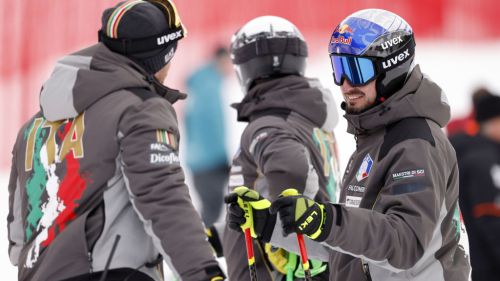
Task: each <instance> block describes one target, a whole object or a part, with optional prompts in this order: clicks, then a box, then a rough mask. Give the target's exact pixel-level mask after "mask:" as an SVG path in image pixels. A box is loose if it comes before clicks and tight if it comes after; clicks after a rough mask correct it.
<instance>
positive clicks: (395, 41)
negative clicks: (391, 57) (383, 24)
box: [381, 36, 403, 50]
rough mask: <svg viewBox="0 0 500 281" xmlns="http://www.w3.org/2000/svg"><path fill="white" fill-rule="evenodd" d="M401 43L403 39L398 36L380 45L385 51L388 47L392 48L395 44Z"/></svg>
mask: <svg viewBox="0 0 500 281" xmlns="http://www.w3.org/2000/svg"><path fill="white" fill-rule="evenodd" d="M402 42H403V39H401V36H398V37H396V38H392V39H391V40H389V41H385V42H384V43H382V45H381V46H382V49H384V50H385V49H387V48H389V47H392V46H396V45H397V44H399V43H402Z"/></svg>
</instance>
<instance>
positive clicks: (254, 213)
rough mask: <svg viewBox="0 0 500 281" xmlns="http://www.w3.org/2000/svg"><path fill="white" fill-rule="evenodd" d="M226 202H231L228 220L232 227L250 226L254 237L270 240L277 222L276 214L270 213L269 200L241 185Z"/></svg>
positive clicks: (238, 228)
mask: <svg viewBox="0 0 500 281" xmlns="http://www.w3.org/2000/svg"><path fill="white" fill-rule="evenodd" d="M224 202H226V203H227V204H229V208H228V212H227V213H228V215H227V221H228V225H229V227H230V228H231V229H233V230H236V231H241V230H244V229H246V228H250V232H251V234H252V237H253V238H259V239H261V240H263V241H266V242H269V240H270V239H271V235H272V234H273V229H274V225H275V223H276V215H271V214H270V213H269V207H270V206H271V202H269V200H267V199H265V198H264V197H262V196H261V195H260V194H259V193H258V192H257V191H255V190H253V189H249V188H248V187H245V186H240V187H237V188H235V189H234V190H233V191H232V192H231V193H230V194H229V195H227V196H226V197H225V198H224Z"/></svg>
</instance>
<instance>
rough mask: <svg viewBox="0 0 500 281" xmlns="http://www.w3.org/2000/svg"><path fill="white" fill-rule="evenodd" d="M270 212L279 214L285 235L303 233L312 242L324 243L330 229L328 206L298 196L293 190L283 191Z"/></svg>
mask: <svg viewBox="0 0 500 281" xmlns="http://www.w3.org/2000/svg"><path fill="white" fill-rule="evenodd" d="M270 211H271V213H272V214H276V213H279V215H280V219H281V226H282V227H283V232H284V234H285V235H288V234H290V233H294V232H295V233H303V234H305V235H307V236H308V237H309V238H311V239H313V240H316V241H324V240H325V239H326V238H327V237H328V235H329V234H330V231H331V228H332V223H333V214H332V210H331V208H330V206H325V205H323V204H320V203H317V202H315V201H314V200H311V199H309V198H307V197H305V196H303V195H300V194H299V193H298V192H297V191H296V190H294V189H287V190H284V191H283V192H282V193H281V195H280V198H278V199H277V200H276V201H274V203H273V204H272V206H271V209H270Z"/></svg>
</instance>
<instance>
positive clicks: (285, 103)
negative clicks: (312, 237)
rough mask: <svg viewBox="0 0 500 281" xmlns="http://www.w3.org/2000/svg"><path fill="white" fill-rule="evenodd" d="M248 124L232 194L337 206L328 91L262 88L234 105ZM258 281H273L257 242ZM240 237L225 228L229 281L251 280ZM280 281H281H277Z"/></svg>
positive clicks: (294, 85) (300, 84)
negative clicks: (241, 191) (294, 193)
mask: <svg viewBox="0 0 500 281" xmlns="http://www.w3.org/2000/svg"><path fill="white" fill-rule="evenodd" d="M235 107H236V109H237V110H238V119H239V121H243V122H249V124H248V126H247V127H246V128H245V131H244V132H243V134H242V136H241V143H240V151H239V152H238V153H237V154H236V155H235V157H234V159H233V165H232V168H231V177H230V183H229V186H230V189H232V188H234V187H237V186H240V185H245V186H247V187H249V188H254V189H256V190H257V191H258V192H259V193H261V194H262V195H263V196H264V197H266V198H269V199H270V200H273V199H276V198H277V197H278V196H279V194H280V193H281V192H282V191H283V190H285V189H287V188H296V189H298V190H299V191H300V192H301V193H304V194H307V195H308V196H310V197H313V198H316V199H318V200H321V201H329V200H332V201H335V200H336V199H335V196H336V191H337V190H338V188H337V185H338V179H339V175H338V174H339V169H338V159H337V154H336V143H335V138H334V135H333V128H334V126H335V125H336V123H337V112H336V110H335V106H334V100H333V97H332V94H331V92H330V91H328V90H326V89H325V88H323V87H322V86H321V85H320V83H319V81H318V80H313V79H307V78H304V77H300V76H292V75H291V76H286V77H283V78H278V79H273V80H269V81H267V82H262V83H260V84H258V85H256V86H255V87H253V88H252V89H251V90H250V92H249V93H248V94H247V95H246V96H245V98H244V99H243V101H242V102H241V103H239V104H237V105H235ZM254 244H255V246H254V247H255V259H256V261H255V264H256V267H257V275H258V280H259V281H261V280H275V279H274V278H275V276H277V275H279V273H278V272H276V271H273V270H272V266H271V265H270V264H269V262H268V259H267V258H266V254H265V253H264V247H263V246H262V245H263V244H262V243H257V242H255V243H254ZM244 245H245V240H244V237H243V235H242V233H238V232H235V231H233V230H230V229H229V228H227V227H226V230H225V231H224V235H223V251H224V256H225V257H226V261H227V264H228V277H229V279H230V280H239V281H243V280H249V279H250V275H249V272H248V266H247V260H246V252H245V247H244ZM276 280H278V279H276Z"/></svg>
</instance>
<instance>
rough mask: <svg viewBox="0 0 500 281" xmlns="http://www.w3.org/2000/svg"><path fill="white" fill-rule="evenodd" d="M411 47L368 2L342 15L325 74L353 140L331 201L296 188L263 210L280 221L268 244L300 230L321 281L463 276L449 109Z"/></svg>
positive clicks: (390, 18)
mask: <svg viewBox="0 0 500 281" xmlns="http://www.w3.org/2000/svg"><path fill="white" fill-rule="evenodd" d="M414 47H415V43H414V38H413V31H412V29H411V27H410V26H409V25H408V23H406V22H405V21H404V20H403V19H402V18H400V17H399V16H397V15H395V14H393V13H391V12H388V11H384V10H377V9H368V10H362V11H359V12H356V13H354V14H352V15H350V16H348V17H347V18H346V19H344V20H343V21H342V22H341V23H340V24H339V25H338V26H337V28H336V29H335V30H334V32H333V35H332V37H331V40H330V44H329V52H330V58H331V61H332V67H333V72H334V80H335V83H336V84H337V85H339V86H340V89H341V92H342V95H343V97H344V100H345V102H344V103H343V109H344V110H345V111H346V114H345V118H346V119H347V121H348V132H349V133H351V134H354V136H355V139H356V144H357V146H356V151H355V152H354V154H353V155H352V156H351V159H350V160H349V163H348V165H347V169H346V171H345V174H344V177H343V181H342V185H341V194H340V200H339V202H340V204H330V203H326V202H318V201H314V200H312V199H310V198H308V197H306V196H303V195H297V196H282V197H281V198H279V199H278V200H276V201H274V203H273V204H272V205H271V207H270V212H271V214H274V215H277V214H278V213H279V216H278V217H279V220H280V221H281V223H280V224H281V227H278V228H281V229H274V231H273V234H272V238H271V243H273V244H275V245H278V246H279V245H281V246H284V247H288V248H289V247H290V246H291V244H290V243H288V240H285V239H284V238H283V236H282V232H283V233H284V234H285V235H288V234H291V233H303V234H305V235H307V236H308V237H309V238H310V239H311V240H313V241H314V242H312V241H309V242H312V243H309V246H308V247H313V246H315V247H317V246H322V247H323V251H316V250H315V251H312V250H311V251H310V255H312V256H321V257H322V258H323V259H325V260H328V261H329V265H330V280H342V281H344V280H353V281H359V280H373V281H381V280H384V281H402V280H405V281H406V280H412V281H415V280H433V281H444V280H446V281H452V280H453V281H464V280H468V279H469V275H470V265H469V258H468V254H467V251H466V249H464V247H463V246H462V242H463V241H462V240H464V239H467V237H466V234H465V230H464V228H463V227H462V225H461V221H460V211H459V209H458V167H457V160H456V157H455V152H454V150H453V148H452V147H451V145H450V143H449V142H448V140H447V139H446V137H445V135H444V134H443V132H442V130H441V128H442V127H444V126H445V125H446V123H447V122H448V120H449V118H450V108H449V105H448V103H447V100H446V96H445V95H444V93H443V92H442V90H441V89H440V88H439V87H438V86H437V85H436V84H435V83H434V82H432V81H431V80H430V79H429V78H427V77H426V76H424V75H423V74H422V73H421V71H420V67H419V66H415V63H414ZM272 216H273V215H271V217H272ZM234 221H235V222H237V220H236V219H235V220H234ZM277 225H279V224H278V223H276V226H277ZM276 226H275V227H276ZM325 249H326V250H327V251H326V252H325V251H324V250H325Z"/></svg>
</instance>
